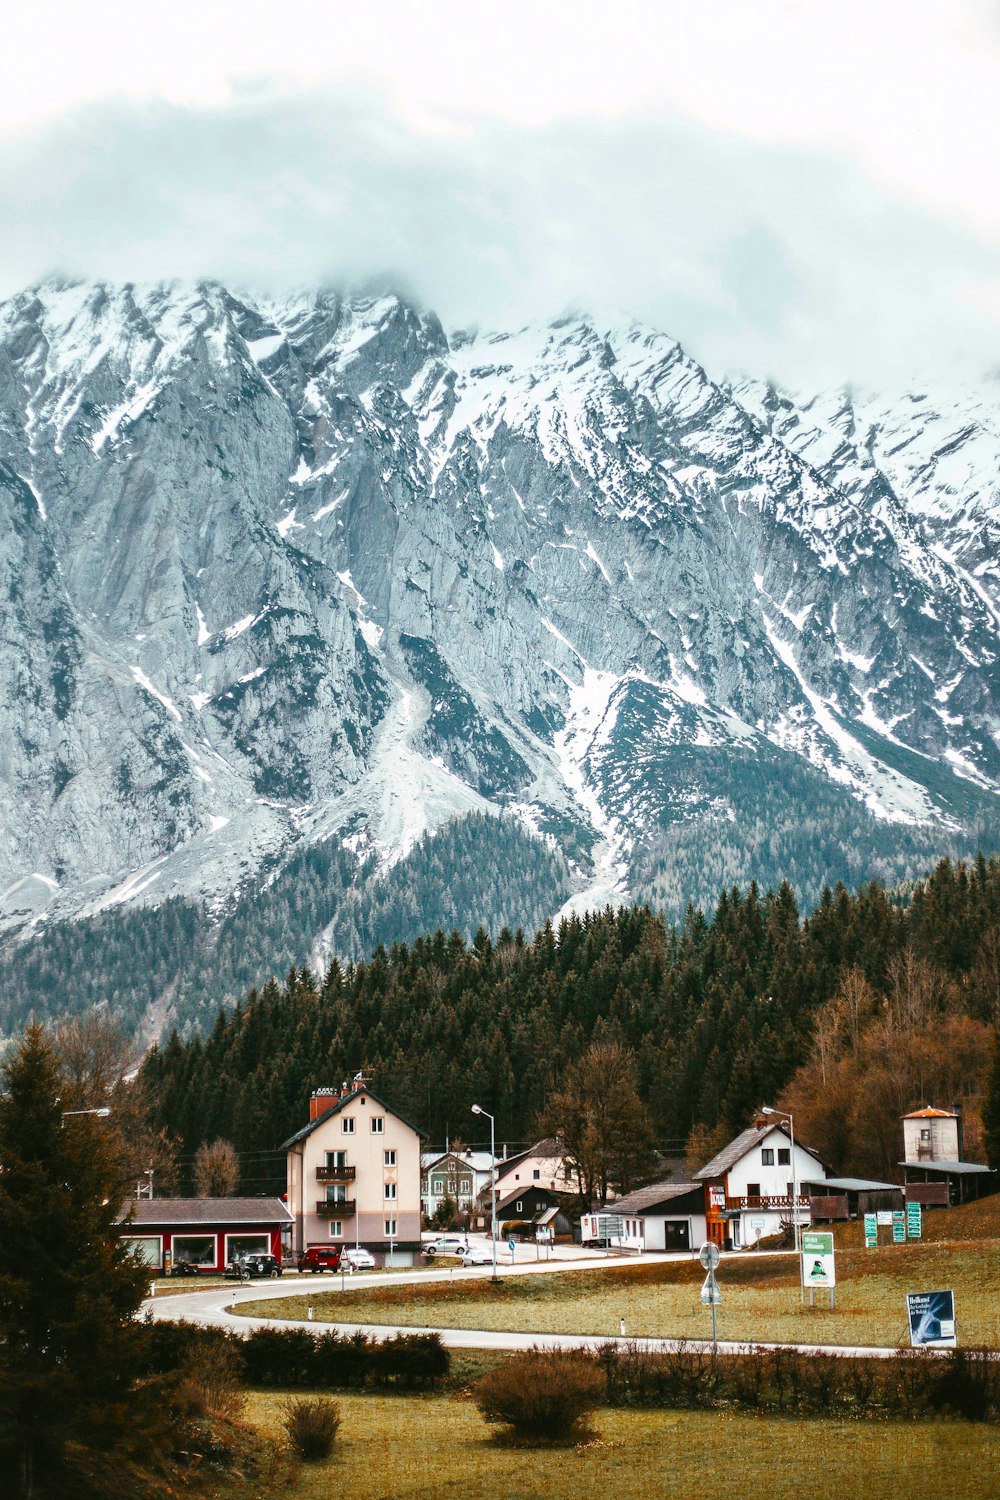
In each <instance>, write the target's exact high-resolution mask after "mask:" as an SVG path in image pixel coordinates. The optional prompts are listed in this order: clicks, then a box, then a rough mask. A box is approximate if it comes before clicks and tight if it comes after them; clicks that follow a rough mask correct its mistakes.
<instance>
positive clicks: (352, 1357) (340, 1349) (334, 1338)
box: [310, 1329, 374, 1387]
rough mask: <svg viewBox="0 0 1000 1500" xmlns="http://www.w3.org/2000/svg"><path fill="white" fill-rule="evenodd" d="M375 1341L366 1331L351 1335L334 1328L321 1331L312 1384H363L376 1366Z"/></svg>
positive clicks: (317, 1341)
mask: <svg viewBox="0 0 1000 1500" xmlns="http://www.w3.org/2000/svg"><path fill="white" fill-rule="evenodd" d="M373 1351H374V1344H373V1341H372V1340H371V1339H370V1338H369V1337H368V1335H367V1334H365V1333H360V1332H359V1333H352V1334H349V1335H347V1336H345V1335H343V1334H340V1333H337V1332H336V1331H335V1330H334V1329H331V1330H330V1331H329V1332H328V1333H322V1334H320V1335H319V1336H318V1337H317V1338H316V1340H315V1345H314V1348H313V1355H312V1381H311V1382H310V1383H311V1384H312V1385H317V1386H326V1387H330V1386H334V1387H343V1386H360V1385H364V1383H365V1381H366V1380H367V1379H368V1376H369V1374H370V1373H371V1368H372V1357H373Z"/></svg>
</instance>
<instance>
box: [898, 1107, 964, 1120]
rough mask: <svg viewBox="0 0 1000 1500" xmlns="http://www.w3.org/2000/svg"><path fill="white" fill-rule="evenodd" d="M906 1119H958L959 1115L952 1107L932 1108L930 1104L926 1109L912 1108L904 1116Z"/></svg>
mask: <svg viewBox="0 0 1000 1500" xmlns="http://www.w3.org/2000/svg"><path fill="white" fill-rule="evenodd" d="M903 1119H904V1120H957V1119H958V1115H956V1114H954V1113H953V1112H952V1110H950V1109H931V1108H930V1106H929V1105H927V1106H925V1108H924V1109H915V1110H912V1111H911V1113H910V1114H908V1115H904V1116H903Z"/></svg>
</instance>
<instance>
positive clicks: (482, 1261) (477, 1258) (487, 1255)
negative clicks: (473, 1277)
mask: <svg viewBox="0 0 1000 1500" xmlns="http://www.w3.org/2000/svg"><path fill="white" fill-rule="evenodd" d="M492 1264H493V1251H492V1249H491V1247H490V1246H489V1245H470V1246H469V1248H468V1250H466V1252H465V1254H464V1255H463V1256H462V1265H463V1266H491V1265H492Z"/></svg>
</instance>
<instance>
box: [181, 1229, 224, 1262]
mask: <svg viewBox="0 0 1000 1500" xmlns="http://www.w3.org/2000/svg"><path fill="white" fill-rule="evenodd" d="M171 1250H172V1252H173V1259H174V1265H175V1266H176V1264H177V1262H178V1261H182V1260H183V1261H187V1262H188V1264H189V1265H192V1266H214V1265H215V1235H214V1234H175V1235H174V1237H173V1240H172V1242H171Z"/></svg>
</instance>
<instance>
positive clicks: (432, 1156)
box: [420, 1151, 499, 1175]
mask: <svg viewBox="0 0 1000 1500" xmlns="http://www.w3.org/2000/svg"><path fill="white" fill-rule="evenodd" d="M447 1161H455V1162H457V1163H458V1165H459V1166H460V1167H466V1168H468V1169H469V1170H470V1171H472V1172H488V1171H489V1170H490V1161H491V1157H490V1153H489V1152H488V1151H428V1152H425V1153H424V1154H423V1155H422V1156H421V1158H420V1170H421V1171H422V1172H424V1173H427V1172H431V1171H433V1170H434V1168H435V1167H439V1166H441V1165H442V1163H444V1162H447ZM498 1165H499V1163H498ZM498 1175H499V1174H498Z"/></svg>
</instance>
